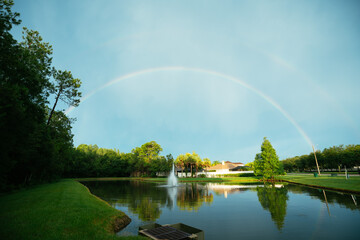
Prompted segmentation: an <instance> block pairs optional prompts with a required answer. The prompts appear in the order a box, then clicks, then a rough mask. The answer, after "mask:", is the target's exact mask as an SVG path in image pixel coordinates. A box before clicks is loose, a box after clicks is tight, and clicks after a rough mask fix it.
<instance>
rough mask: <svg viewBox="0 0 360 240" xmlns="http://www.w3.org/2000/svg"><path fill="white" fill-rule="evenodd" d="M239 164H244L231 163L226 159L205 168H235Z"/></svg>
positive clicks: (241, 164) (239, 164)
mask: <svg viewBox="0 0 360 240" xmlns="http://www.w3.org/2000/svg"><path fill="white" fill-rule="evenodd" d="M240 166H244V164H243V163H232V162H230V161H226V162H222V163H219V164H217V165H215V166H212V167H209V168H207V169H206V170H208V171H209V170H225V169H233V168H237V167H240Z"/></svg>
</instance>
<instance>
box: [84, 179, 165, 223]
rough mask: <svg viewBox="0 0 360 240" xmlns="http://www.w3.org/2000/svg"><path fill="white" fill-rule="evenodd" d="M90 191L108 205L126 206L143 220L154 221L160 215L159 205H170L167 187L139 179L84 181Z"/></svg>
mask: <svg viewBox="0 0 360 240" xmlns="http://www.w3.org/2000/svg"><path fill="white" fill-rule="evenodd" d="M84 184H85V185H86V186H87V187H88V188H89V189H90V191H91V193H92V194H94V195H96V196H98V197H100V198H102V199H103V200H105V201H107V202H108V203H109V204H110V205H112V206H113V207H115V206H116V205H121V206H126V207H128V210H129V212H131V213H134V214H136V215H138V217H139V219H141V220H143V221H155V220H156V219H158V218H159V217H160V215H161V209H160V208H161V207H164V206H167V207H169V208H171V207H172V202H171V199H170V198H169V196H168V194H167V189H166V188H162V187H158V185H157V184H154V183H144V182H140V181H108V182H105V181H103V182H84Z"/></svg>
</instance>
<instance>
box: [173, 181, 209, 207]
mask: <svg viewBox="0 0 360 240" xmlns="http://www.w3.org/2000/svg"><path fill="white" fill-rule="evenodd" d="M213 199H214V196H213V195H212V193H209V190H208V188H207V187H206V186H205V185H202V184H198V183H187V184H185V186H184V187H183V188H179V189H178V193H177V206H178V207H179V209H180V210H185V211H190V212H192V211H195V212H197V211H198V210H199V209H200V207H201V206H202V205H203V203H205V204H208V205H211V203H212V202H213Z"/></svg>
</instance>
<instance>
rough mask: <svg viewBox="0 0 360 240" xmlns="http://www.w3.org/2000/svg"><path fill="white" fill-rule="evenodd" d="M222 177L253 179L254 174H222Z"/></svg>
mask: <svg viewBox="0 0 360 240" xmlns="http://www.w3.org/2000/svg"><path fill="white" fill-rule="evenodd" d="M222 176H223V177H255V174H254V173H236V174H224V175H222Z"/></svg>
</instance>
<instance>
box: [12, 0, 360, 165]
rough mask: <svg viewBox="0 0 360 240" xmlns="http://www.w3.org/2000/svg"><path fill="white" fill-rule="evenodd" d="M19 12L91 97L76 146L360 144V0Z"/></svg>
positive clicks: (254, 148)
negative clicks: (48, 44)
mask: <svg viewBox="0 0 360 240" xmlns="http://www.w3.org/2000/svg"><path fill="white" fill-rule="evenodd" d="M13 10H15V11H17V12H19V13H20V14H21V15H20V18H21V19H22V24H21V26H26V27H28V28H30V29H34V30H37V31H39V32H40V34H41V36H42V37H43V38H44V41H46V42H50V43H51V44H52V46H53V49H54V54H53V64H54V66H56V67H57V68H58V69H62V70H65V69H66V70H70V71H72V73H73V75H74V76H75V77H77V78H80V79H81V81H82V83H83V84H82V92H83V96H90V95H88V94H90V93H91V96H90V97H88V98H87V99H86V100H84V101H83V102H82V103H81V104H80V106H79V107H78V108H76V109H74V110H72V111H70V112H69V113H68V114H69V116H70V117H74V118H77V121H76V122H75V123H74V125H73V133H74V135H75V136H74V144H75V145H76V146H77V145H79V144H82V143H85V144H97V145H98V146H99V147H104V148H116V149H120V151H122V152H130V151H131V149H133V148H135V147H137V146H140V145H142V144H143V143H145V142H148V141H152V140H154V141H156V142H158V143H159V144H160V145H161V146H162V147H163V153H162V154H164V155H166V154H168V153H172V154H173V155H174V157H176V156H178V155H179V154H181V153H186V152H192V151H195V152H196V153H198V154H200V156H201V157H208V158H210V159H211V160H212V161H214V160H220V161H221V160H225V161H227V160H229V161H234V162H244V163H247V162H251V161H253V159H254V157H255V154H256V153H258V152H259V151H260V145H261V143H262V141H263V137H267V138H268V139H269V140H270V142H271V143H272V145H273V146H274V148H275V149H276V151H277V154H278V155H279V157H280V159H284V158H286V157H293V156H296V155H303V154H308V153H309V152H311V146H310V144H309V140H310V141H311V142H312V143H313V144H314V145H315V148H317V149H323V148H327V147H331V146H334V145H340V144H345V145H347V144H359V139H360V127H359V123H360V111H359V109H360V97H359V90H360V28H359V23H360V2H359V1H340V0H339V1H331V0H323V1H314V0H308V1H306V0H304V1H241V0H238V1H190V0H189V1H186V0H182V1H160V0H157V1H155V0H153V1H150V0H148V1H146V0H143V1H137V0H132V1H130V0H123V1H116V0H107V1H100V0H98V1H85V0H77V1H72V0H51V1H49V0H31V1H28V0H17V1H15V6H14V9H13ZM21 26H20V27H19V26H18V27H15V28H14V29H13V33H14V35H15V36H16V38H17V39H19V40H20V38H21ZM146 69H150V70H149V71H144V70H146ZM151 69H152V70H151ZM132 73H134V74H132ZM127 74H131V75H129V76H128V77H127V78H121V77H122V76H125V75H127ZM111 81H114V83H113V84H111V85H110V86H108V87H104V86H107V85H106V84H108V83H109V82H111ZM61 107H62V108H64V109H66V108H67V107H66V106H61ZM302 131H303V133H301V132H302ZM306 137H308V138H309V140H306Z"/></svg>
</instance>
